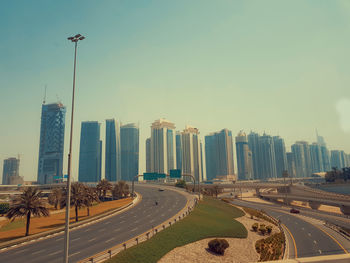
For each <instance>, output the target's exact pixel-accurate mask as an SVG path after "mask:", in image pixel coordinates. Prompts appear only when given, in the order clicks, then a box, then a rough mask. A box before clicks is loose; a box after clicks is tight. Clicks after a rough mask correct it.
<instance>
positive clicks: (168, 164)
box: [150, 119, 176, 174]
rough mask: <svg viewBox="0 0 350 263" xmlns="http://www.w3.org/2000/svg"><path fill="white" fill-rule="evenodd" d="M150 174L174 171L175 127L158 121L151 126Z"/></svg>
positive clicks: (162, 120) (160, 120) (169, 123)
mask: <svg viewBox="0 0 350 263" xmlns="http://www.w3.org/2000/svg"><path fill="white" fill-rule="evenodd" d="M150 148H151V172H155V173H166V174H169V172H170V170H171V169H176V139H175V125H174V123H171V122H170V121H168V120H166V119H159V120H156V121H154V122H153V123H152V126H151V147H150Z"/></svg>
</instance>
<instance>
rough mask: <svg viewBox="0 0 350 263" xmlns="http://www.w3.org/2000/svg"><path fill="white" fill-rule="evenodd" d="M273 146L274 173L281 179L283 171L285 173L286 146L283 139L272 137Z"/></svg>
mask: <svg viewBox="0 0 350 263" xmlns="http://www.w3.org/2000/svg"><path fill="white" fill-rule="evenodd" d="M273 146H274V151H275V161H276V173H277V177H280V178H281V177H282V174H283V171H287V156H286V146H285V144H284V140H283V138H281V137H279V136H274V137H273Z"/></svg>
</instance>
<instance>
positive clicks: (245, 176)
mask: <svg viewBox="0 0 350 263" xmlns="http://www.w3.org/2000/svg"><path fill="white" fill-rule="evenodd" d="M236 156H237V171H238V173H237V174H238V180H252V179H253V178H254V176H253V163H252V161H253V160H252V152H251V151H250V149H249V146H248V139H247V135H246V134H245V133H244V132H243V131H240V132H239V133H238V135H237V136H236Z"/></svg>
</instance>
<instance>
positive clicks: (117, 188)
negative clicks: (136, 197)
mask: <svg viewBox="0 0 350 263" xmlns="http://www.w3.org/2000/svg"><path fill="white" fill-rule="evenodd" d="M129 193H130V192H129V185H128V184H127V183H125V181H119V182H118V183H117V184H115V185H114V189H113V192H112V195H113V198H115V199H120V198H123V197H126V196H128V195H129Z"/></svg>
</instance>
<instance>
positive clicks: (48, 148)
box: [38, 103, 66, 184]
mask: <svg viewBox="0 0 350 263" xmlns="http://www.w3.org/2000/svg"><path fill="white" fill-rule="evenodd" d="M65 116H66V108H65V107H64V106H63V105H62V104H61V103H52V104H43V105H42V108H41V124H40V146H39V162H38V183H39V184H52V183H54V182H56V180H57V179H59V178H62V176H63V174H62V170H63V146H64V127H65Z"/></svg>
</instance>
